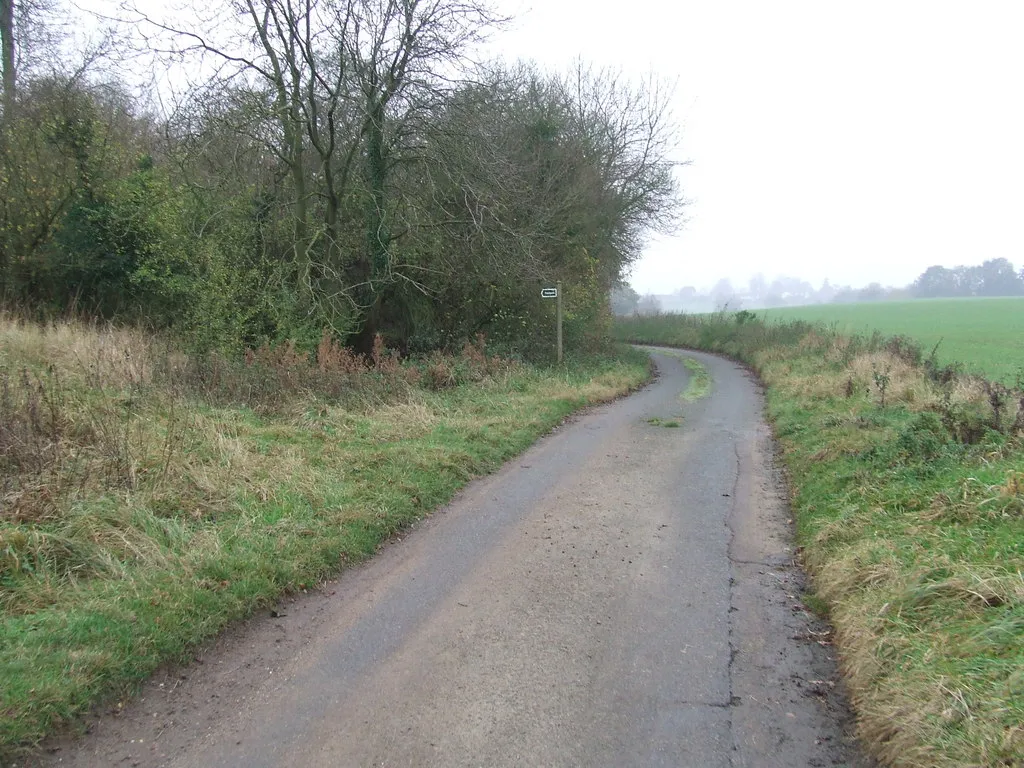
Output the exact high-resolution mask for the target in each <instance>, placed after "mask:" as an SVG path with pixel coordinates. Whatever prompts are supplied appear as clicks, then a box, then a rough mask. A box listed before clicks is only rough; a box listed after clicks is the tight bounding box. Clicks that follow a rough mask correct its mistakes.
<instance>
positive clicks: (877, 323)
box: [756, 298, 1024, 383]
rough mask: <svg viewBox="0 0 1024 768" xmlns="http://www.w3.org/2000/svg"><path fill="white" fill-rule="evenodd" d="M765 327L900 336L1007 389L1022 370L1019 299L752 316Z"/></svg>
mask: <svg viewBox="0 0 1024 768" xmlns="http://www.w3.org/2000/svg"><path fill="white" fill-rule="evenodd" d="M756 314H757V315H758V316H759V317H763V318H764V319H765V320H766V321H768V322H790V321H792V320H802V321H805V322H811V323H824V324H825V325H828V326H830V327H832V328H834V329H835V330H836V331H838V332H840V333H843V334H847V335H849V334H855V333H860V334H864V333H866V334H871V333H873V332H874V331H876V330H877V331H881V332H882V333H884V334H887V335H895V334H902V335H905V336H910V337H912V338H914V339H917V340H918V341H919V342H920V343H921V344H922V346H924V347H925V348H926V349H927V350H928V351H930V350H931V349H932V348H933V347H934V346H935V345H936V344H938V345H939V348H938V353H937V354H938V357H939V359H940V360H941V361H944V362H950V361H957V362H960V363H963V364H964V365H965V366H967V368H968V370H971V371H974V372H977V373H981V374H984V375H987V376H989V377H991V378H993V379H998V380H1000V381H1003V382H1007V383H1012V382H1013V381H1014V379H1015V378H1016V376H1017V374H1018V372H1020V371H1021V369H1022V368H1024V298H993V299H917V300H913V301H891V302H877V303H870V304H821V305H815V306H807V307H786V308H778V309H765V310H757V312H756Z"/></svg>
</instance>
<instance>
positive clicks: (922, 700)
mask: <svg viewBox="0 0 1024 768" xmlns="http://www.w3.org/2000/svg"><path fill="white" fill-rule="evenodd" d="M617 334H618V335H619V337H620V338H622V339H625V340H631V341H636V342H639V343H644V344H654V343H661V344H669V345H676V346H682V347H688V348H699V349H705V350H709V351H714V352H722V353H725V354H728V355H731V356H733V357H735V358H738V359H741V360H743V361H745V362H747V363H748V364H750V365H751V366H752V367H754V368H755V370H757V371H758V373H759V374H760V376H761V378H762V380H763V381H764V382H765V384H766V385H767V387H768V392H767V405H768V411H769V416H770V418H771V420H772V422H773V424H774V427H775V432H776V435H777V437H778V440H779V442H780V444H781V447H782V450H783V456H784V461H785V464H786V467H787V470H788V476H789V479H790V490H791V501H792V506H793V511H794V514H795V517H796V521H797V537H798V543H799V545H800V547H801V551H802V559H803V562H804V564H805V566H806V568H807V570H808V572H809V574H810V576H811V580H812V584H813V587H814V590H815V593H816V594H815V598H816V602H820V604H821V605H823V606H825V607H826V608H827V610H828V613H829V615H830V619H831V621H832V623H833V626H834V627H835V643H836V646H837V650H838V653H839V657H840V660H841V665H842V669H843V672H844V675H845V677H846V679H847V681H848V684H849V689H850V692H851V697H852V700H853V704H854V708H855V710H856V712H857V718H858V729H859V732H860V735H861V737H862V739H863V742H864V744H865V745H866V747H867V748H868V749H869V750H870V751H871V752H872V753H873V754H874V755H875V756H876V757H878V758H879V759H880V760H881V761H882V762H883V763H884V764H887V765H893V766H904V767H906V768H924V767H925V766H928V767H933V766H949V767H950V768H951V767H952V766H1021V765H1024V393H1022V392H1020V391H1017V390H1013V389H1009V388H1007V387H1005V386H1002V385H999V384H995V383H993V382H986V381H984V380H981V379H978V378H973V377H967V376H963V375H960V374H958V372H957V369H956V367H955V366H947V367H940V366H938V365H937V364H936V363H935V361H934V360H933V359H932V360H929V359H926V358H925V357H924V355H923V354H922V351H921V349H920V347H919V346H917V345H916V344H914V343H913V342H912V341H910V340H908V339H906V338H904V337H893V338H883V337H881V336H880V335H872V336H871V337H857V336H852V337H851V336H845V335H842V334H838V333H835V332H831V331H829V330H826V329H824V328H822V327H818V326H814V325H811V324H808V323H801V322H795V323H789V324H763V323H761V322H759V321H758V320H756V319H751V318H750V316H749V314H747V315H739V316H729V315H719V316H716V317H705V318H695V317H687V316H662V317H656V318H638V319H636V320H626V321H622V322H620V323H619V325H618V327H617Z"/></svg>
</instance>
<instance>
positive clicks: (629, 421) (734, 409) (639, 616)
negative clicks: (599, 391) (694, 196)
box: [47, 351, 867, 768]
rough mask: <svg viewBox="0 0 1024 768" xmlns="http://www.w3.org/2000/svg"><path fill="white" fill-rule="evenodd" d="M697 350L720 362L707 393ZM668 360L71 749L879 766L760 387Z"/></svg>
mask: <svg viewBox="0 0 1024 768" xmlns="http://www.w3.org/2000/svg"><path fill="white" fill-rule="evenodd" d="M683 355H685V356H686V357H690V358H693V359H696V360H698V361H699V362H700V363H701V364H703V365H704V366H706V367H707V369H708V371H709V373H710V376H711V380H712V384H711V389H710V393H708V394H707V395H705V396H704V397H701V398H699V399H696V400H693V401H692V402H691V401H687V400H684V399H683V398H682V397H681V394H682V393H683V392H684V391H685V390H686V388H687V383H688V380H689V377H690V375H691V374H690V372H689V371H688V370H687V368H686V367H685V366H684V365H683V361H682V359H681V356H683ZM655 358H656V362H657V365H658V370H659V377H658V379H657V381H656V382H654V383H653V384H652V385H650V386H648V387H647V388H646V389H644V390H643V391H641V392H638V393H636V394H635V395H633V396H631V397H629V398H626V399H624V400H621V401H619V402H617V403H614V404H611V405H607V406H604V407H601V408H598V409H595V410H593V411H591V412H589V413H587V414H586V415H584V416H582V417H581V418H579V419H578V420H576V421H574V422H573V423H571V424H568V425H566V426H564V427H563V428H561V429H559V430H557V431H556V432H555V433H554V434H552V435H550V436H548V437H546V438H545V439H543V440H541V441H540V442H539V443H538V444H537V445H535V446H534V447H533V448H532V449H530V450H529V451H528V452H526V453H525V454H524V455H523V456H521V457H520V458H519V459H516V460H514V461H512V462H511V463H510V464H509V465H508V466H506V467H505V468H504V469H502V470H501V471H500V472H498V473H496V474H495V475H493V476H491V477H488V478H484V479H482V480H479V481H477V482H474V483H473V484H472V485H470V486H469V487H468V488H467V489H466V490H465V491H464V492H463V493H462V494H460V496H459V497H458V498H457V499H456V500H455V501H454V502H453V503H452V504H450V505H449V506H448V507H447V508H446V509H444V510H443V511H440V512H438V513H436V514H435V515H434V516H433V517H432V518H430V519H429V520H428V521H426V522H424V523H422V524H420V525H419V526H417V527H416V528H415V529H414V530H413V531H411V532H410V533H409V535H407V536H405V537H404V538H403V539H402V540H401V541H399V542H396V543H394V544H392V545H389V546H388V547H386V548H385V549H384V551H382V552H381V553H380V555H379V556H378V557H376V558H375V559H374V560H373V561H372V562H370V563H369V564H367V565H365V566H363V567H360V568H356V569H352V570H350V571H349V572H347V573H345V574H344V575H343V576H342V577H341V578H340V579H339V580H338V581H337V582H334V583H332V584H330V585H328V586H327V587H326V589H325V590H324V591H323V592H322V593H318V594H315V595H311V596H308V597H303V598H301V599H298V600H295V601H292V602H290V603H286V604H285V605H283V606H281V607H279V608H278V609H277V611H275V614H278V616H277V617H276V618H270V617H262V618H260V619H258V620H254V621H252V622H250V623H249V624H248V625H246V626H244V627H241V628H239V629H237V630H235V631H233V632H231V633H229V634H228V635H227V636H226V637H224V638H223V639H221V640H220V641H218V642H217V643H216V644H215V645H214V646H212V647H211V648H209V649H207V650H206V651H205V652H204V653H203V655H202V658H201V659H200V662H199V663H196V664H194V665H192V666H190V667H189V668H187V669H184V670H175V671H171V672H167V673H166V674H162V675H160V676H158V677H157V678H155V679H154V680H153V681H152V682H151V683H150V684H148V685H147V686H146V687H145V689H144V690H143V692H142V693H141V694H140V696H139V697H138V698H137V699H136V700H135V701H133V702H131V703H129V704H128V705H126V707H125V709H124V711H123V712H122V713H121V714H120V715H118V716H110V715H106V716H102V717H98V718H97V719H96V720H95V722H94V725H93V728H92V733H91V734H90V735H89V736H87V737H86V738H85V739H83V740H82V741H80V742H78V743H63V744H60V745H56V747H55V748H54V751H53V752H52V754H51V755H50V756H49V757H48V758H47V761H48V762H47V764H51V765H62V766H108V765H141V766H157V765H159V766H176V767H179V766H180V767H185V766H189V767H193V766H210V767H213V766H246V767H247V768H256V767H259V766H265V767H267V768H270V767H271V766H274V767H276V766H294V767H296V768H300V767H301V768H308V767H310V766H694V767H695V768H714V767H717V766H723V767H724V766H732V767H737V768H738V767H740V766H833V765H850V766H861V765H867V762H866V761H864V760H863V759H862V758H861V757H859V756H858V755H857V753H856V751H855V749H854V748H853V747H852V746H851V745H850V744H849V742H848V740H847V734H846V732H845V729H847V728H848V723H847V719H848V716H847V713H846V710H845V708H844V706H843V705H842V702H841V698H840V696H839V693H838V690H837V688H836V687H835V680H836V671H835V665H834V662H833V661H832V660H831V658H830V657H831V655H832V649H831V647H830V646H828V644H827V642H824V641H822V642H818V641H819V640H822V638H823V637H825V635H824V634H823V633H822V632H821V629H822V627H820V626H819V625H818V623H817V621H816V620H815V619H814V618H813V617H811V616H809V615H808V614H807V612H806V611H805V610H803V608H802V606H801V601H800V594H799V593H800V589H801V583H802V582H801V575H800V573H799V571H798V570H797V569H796V568H795V567H794V566H793V545H792V541H791V538H790V537H791V525H790V523H789V521H788V520H787V518H788V512H787V509H786V506H785V502H784V497H783V494H782V492H781V491H780V489H779V482H778V477H777V476H776V472H775V470H774V468H773V463H772V451H773V448H772V442H771V437H770V433H769V431H768V428H767V427H766V426H765V424H764V422H763V419H762V415H761V407H762V404H761V396H760V393H759V391H758V387H757V385H756V384H755V383H754V382H753V381H752V380H751V378H750V377H749V376H748V375H747V373H746V372H745V371H744V370H743V369H742V368H740V367H738V366H736V365H734V364H733V363H730V362H728V361H726V360H722V359H720V358H716V357H712V356H708V355H702V354H698V353H671V352H667V351H664V352H660V351H659V352H656V353H655ZM675 424H678V426H675Z"/></svg>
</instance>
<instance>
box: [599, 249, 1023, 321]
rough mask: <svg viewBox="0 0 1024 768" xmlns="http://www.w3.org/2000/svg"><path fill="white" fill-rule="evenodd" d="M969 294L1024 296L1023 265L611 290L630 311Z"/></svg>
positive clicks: (623, 311) (1001, 262)
mask: <svg viewBox="0 0 1024 768" xmlns="http://www.w3.org/2000/svg"><path fill="white" fill-rule="evenodd" d="M970 296H1024V268H1022V269H1021V270H1020V271H1018V270H1017V269H1016V268H1015V267H1014V265H1013V264H1012V263H1011V262H1010V261H1008V260H1007V259H1002V258H1000V259H989V260H988V261H986V262H984V263H982V264H980V265H978V266H972V267H966V266H959V267H952V268H948V267H941V266H932V267H928V269H926V270H925V271H924V272H922V273H921V275H920V276H918V278H917V279H916V280H914V282H913V283H911V284H910V285H908V286H905V287H902V288H893V287H886V286H883V285H882V284H881V283H871V284H870V285H867V286H866V287H864V288H850V287H849V286H834V285H832V284H831V283H829V281H828V280H825V281H824V282H823V283H822V284H821V286H820V287H819V288H814V286H812V285H811V284H810V283H809V282H807V281H806V280H800V279H798V278H793V277H779V278H776V279H775V280H772V281H771V282H769V281H768V280H766V279H765V277H764V275H755V276H754V277H753V278H751V279H750V282H749V283H748V285H747V286H746V287H745V288H736V287H735V286H733V284H732V282H730V281H729V280H728V279H722V280H719V281H718V282H717V283H716V284H715V286H714V287H713V288H712V289H711V290H710V291H707V292H700V291H698V290H697V289H696V288H694V287H692V286H686V287H684V288H680V289H679V290H678V291H676V292H674V293H670V294H659V295H655V294H647V295H646V296H641V295H639V294H638V293H637V292H636V291H634V290H633V289H632V288H630V287H629V286H628V285H621V286H618V287H617V288H616V289H615V290H614V291H613V292H612V296H611V301H612V311H613V312H614V313H615V314H617V315H632V314H652V313H654V312H660V311H666V312H680V311H681V312H714V311H718V310H721V309H731V310H738V309H765V308H770V307H797V306H805V305H808V304H829V303H833V304H852V303H856V302H865V301H894V300H901V299H936V298H953V297H970Z"/></svg>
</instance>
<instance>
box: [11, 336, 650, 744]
mask: <svg viewBox="0 0 1024 768" xmlns="http://www.w3.org/2000/svg"><path fill="white" fill-rule="evenodd" d="M155 350H156V346H155V344H154V340H152V339H148V338H146V337H145V336H143V335H142V334H139V333H136V332H134V331H119V330H111V329H90V328H86V327H82V326H76V325H72V324H69V325H61V326H55V327H50V328H46V329H43V328H37V327H33V326H26V325H23V324H18V323H16V322H13V321H9V320H2V321H0V464H2V469H3V470H4V481H3V483H4V484H3V488H2V497H0V498H2V507H0V611H2V614H0V615H2V626H0V679H2V680H3V685H2V686H0V763H2V762H5V761H6V759H9V758H11V757H12V756H13V755H15V754H17V753H19V752H21V751H24V750H25V749H28V748H31V746H32V745H33V744H35V743H37V742H38V741H39V740H40V739H41V738H43V737H44V736H46V735H48V734H51V733H53V732H55V731H57V730H60V729H64V728H67V727H69V726H73V724H74V723H75V720H76V717H77V716H79V715H80V714H82V713H83V712H85V711H86V710H87V709H88V708H89V707H91V706H93V705H94V704H96V703H98V702H100V701H102V700H105V699H109V698H111V697H114V696H120V695H123V694H124V693H125V692H127V691H129V690H131V688H132V687H133V686H135V685H137V684H138V683H139V682H140V681H142V680H143V679H144V678H145V677H146V676H148V675H149V674H150V673H151V672H152V671H153V670H154V669H155V668H156V667H158V666H159V665H160V664H163V663H166V662H180V661H184V660H187V659H188V658H189V656H190V654H191V653H192V652H193V650H194V649H195V648H196V646H197V645H198V644H199V643H201V642H202V641H204V640H205V639H207V638H209V637H210V636H212V635H213V634H215V633H217V632H218V631H220V630H221V629H222V628H224V627H225V626H226V625H227V624H228V623H230V622H232V621H235V620H237V619H240V618H243V617H245V616H247V615H250V614H251V613H252V612H253V611H255V610H257V609H258V608H261V607H265V606H268V605H270V604H272V603H273V602H274V601H275V600H277V599H278V598H279V597H280V596H281V595H282V594H283V593H286V592H288V591H293V590H300V589H305V588H307V587H310V586H312V585H315V584H316V583H317V582H318V581H320V580H321V579H324V578H325V577H328V576H330V575H333V574H336V573H337V572H338V571H339V570H340V569H341V568H343V567H345V566H346V565H348V564H351V563H355V562H358V561H360V560H363V559H365V558H367V557H369V556H371V555H372V554H373V553H374V552H375V551H376V549H377V547H378V546H379V545H380V544H381V542H382V541H384V540H385V539H387V538H388V537H389V536H391V535H392V534H394V533H395V532H396V531H398V530H400V529H401V528H403V527H404V526H406V525H408V524H409V523H411V522H412V521H414V520H416V519H418V518H420V517H422V516H423V515H426V514H429V512H430V511H431V510H432V509H433V508H435V507H436V506H437V505H439V504H443V503H444V502H446V501H447V500H448V499H450V498H451V497H452V495H453V494H454V493H455V492H456V491H457V490H458V489H459V488H460V487H461V486H463V485H464V484H465V483H466V482H467V481H469V480H470V479H472V478H473V477H476V476H478V475H481V474H484V473H487V472H490V471H492V470H494V469H496V468H497V467H499V466H500V465H501V464H502V462H504V461H505V460H506V459H508V458H509V457H511V456H513V455H515V454H517V453H519V452H521V451H523V450H524V449H525V448H526V447H527V446H529V445H530V444H531V443H532V442H533V441H534V440H535V439H536V438H537V437H538V436H539V435H541V434H543V433H544V432H546V431H547V430H549V429H551V428H552V427H553V426H555V425H556V424H558V423H559V422H560V421H561V420H562V419H563V418H565V417H566V416H567V415H568V414H570V413H571V412H572V411H574V410H576V409H578V408H580V407H582V406H585V405H588V404H592V403H598V402H602V401H606V400H609V399H611V398H614V397H616V396H618V395H620V394H622V393H624V392H626V391H628V390H630V389H632V388H634V387H636V386H637V385H639V384H640V383H641V382H643V381H644V380H645V379H646V378H647V375H648V363H647V359H646V356H644V355H642V354H640V353H636V352H632V351H624V352H622V353H620V354H616V355H612V356H607V357H603V358H596V357H595V358H590V359H586V360H577V361H574V362H570V363H569V364H567V365H566V366H564V367H561V368H551V369H539V368H533V367H529V366H525V365H521V364H515V363H511V362H508V361H501V360H496V359H494V358H490V357H488V356H487V355H486V353H485V352H484V351H483V349H482V346H470V345H468V346H467V349H466V350H464V352H463V354H462V355H461V356H454V357H442V356H435V357H433V358H431V359H429V360H427V361H423V362H421V363H418V364H415V365H399V364H398V363H397V362H396V361H394V359H393V358H391V357H389V356H387V355H386V354H379V355H378V356H377V357H378V359H377V360H375V361H372V362H363V361H359V360H357V359H356V358H354V357H352V356H350V355H347V353H345V352H344V351H342V350H338V349H336V348H332V347H330V345H329V344H328V345H327V346H326V347H323V348H322V349H321V350H320V354H319V356H318V364H317V365H310V364H309V361H308V360H306V359H305V357H304V356H301V355H298V354H297V353H295V351H294V350H290V349H286V350H284V351H276V352H275V351H271V350H264V351H263V352H262V353H260V354H256V353H254V354H253V355H250V358H249V360H248V361H247V362H246V363H245V364H244V365H241V364H240V365H237V366H232V365H230V364H228V363H226V362H224V361H189V360H187V359H185V358H183V357H181V356H177V355H175V354H174V353H172V352H169V351H167V352H160V353H157V352H156V351H155ZM332 361H333V362H332Z"/></svg>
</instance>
